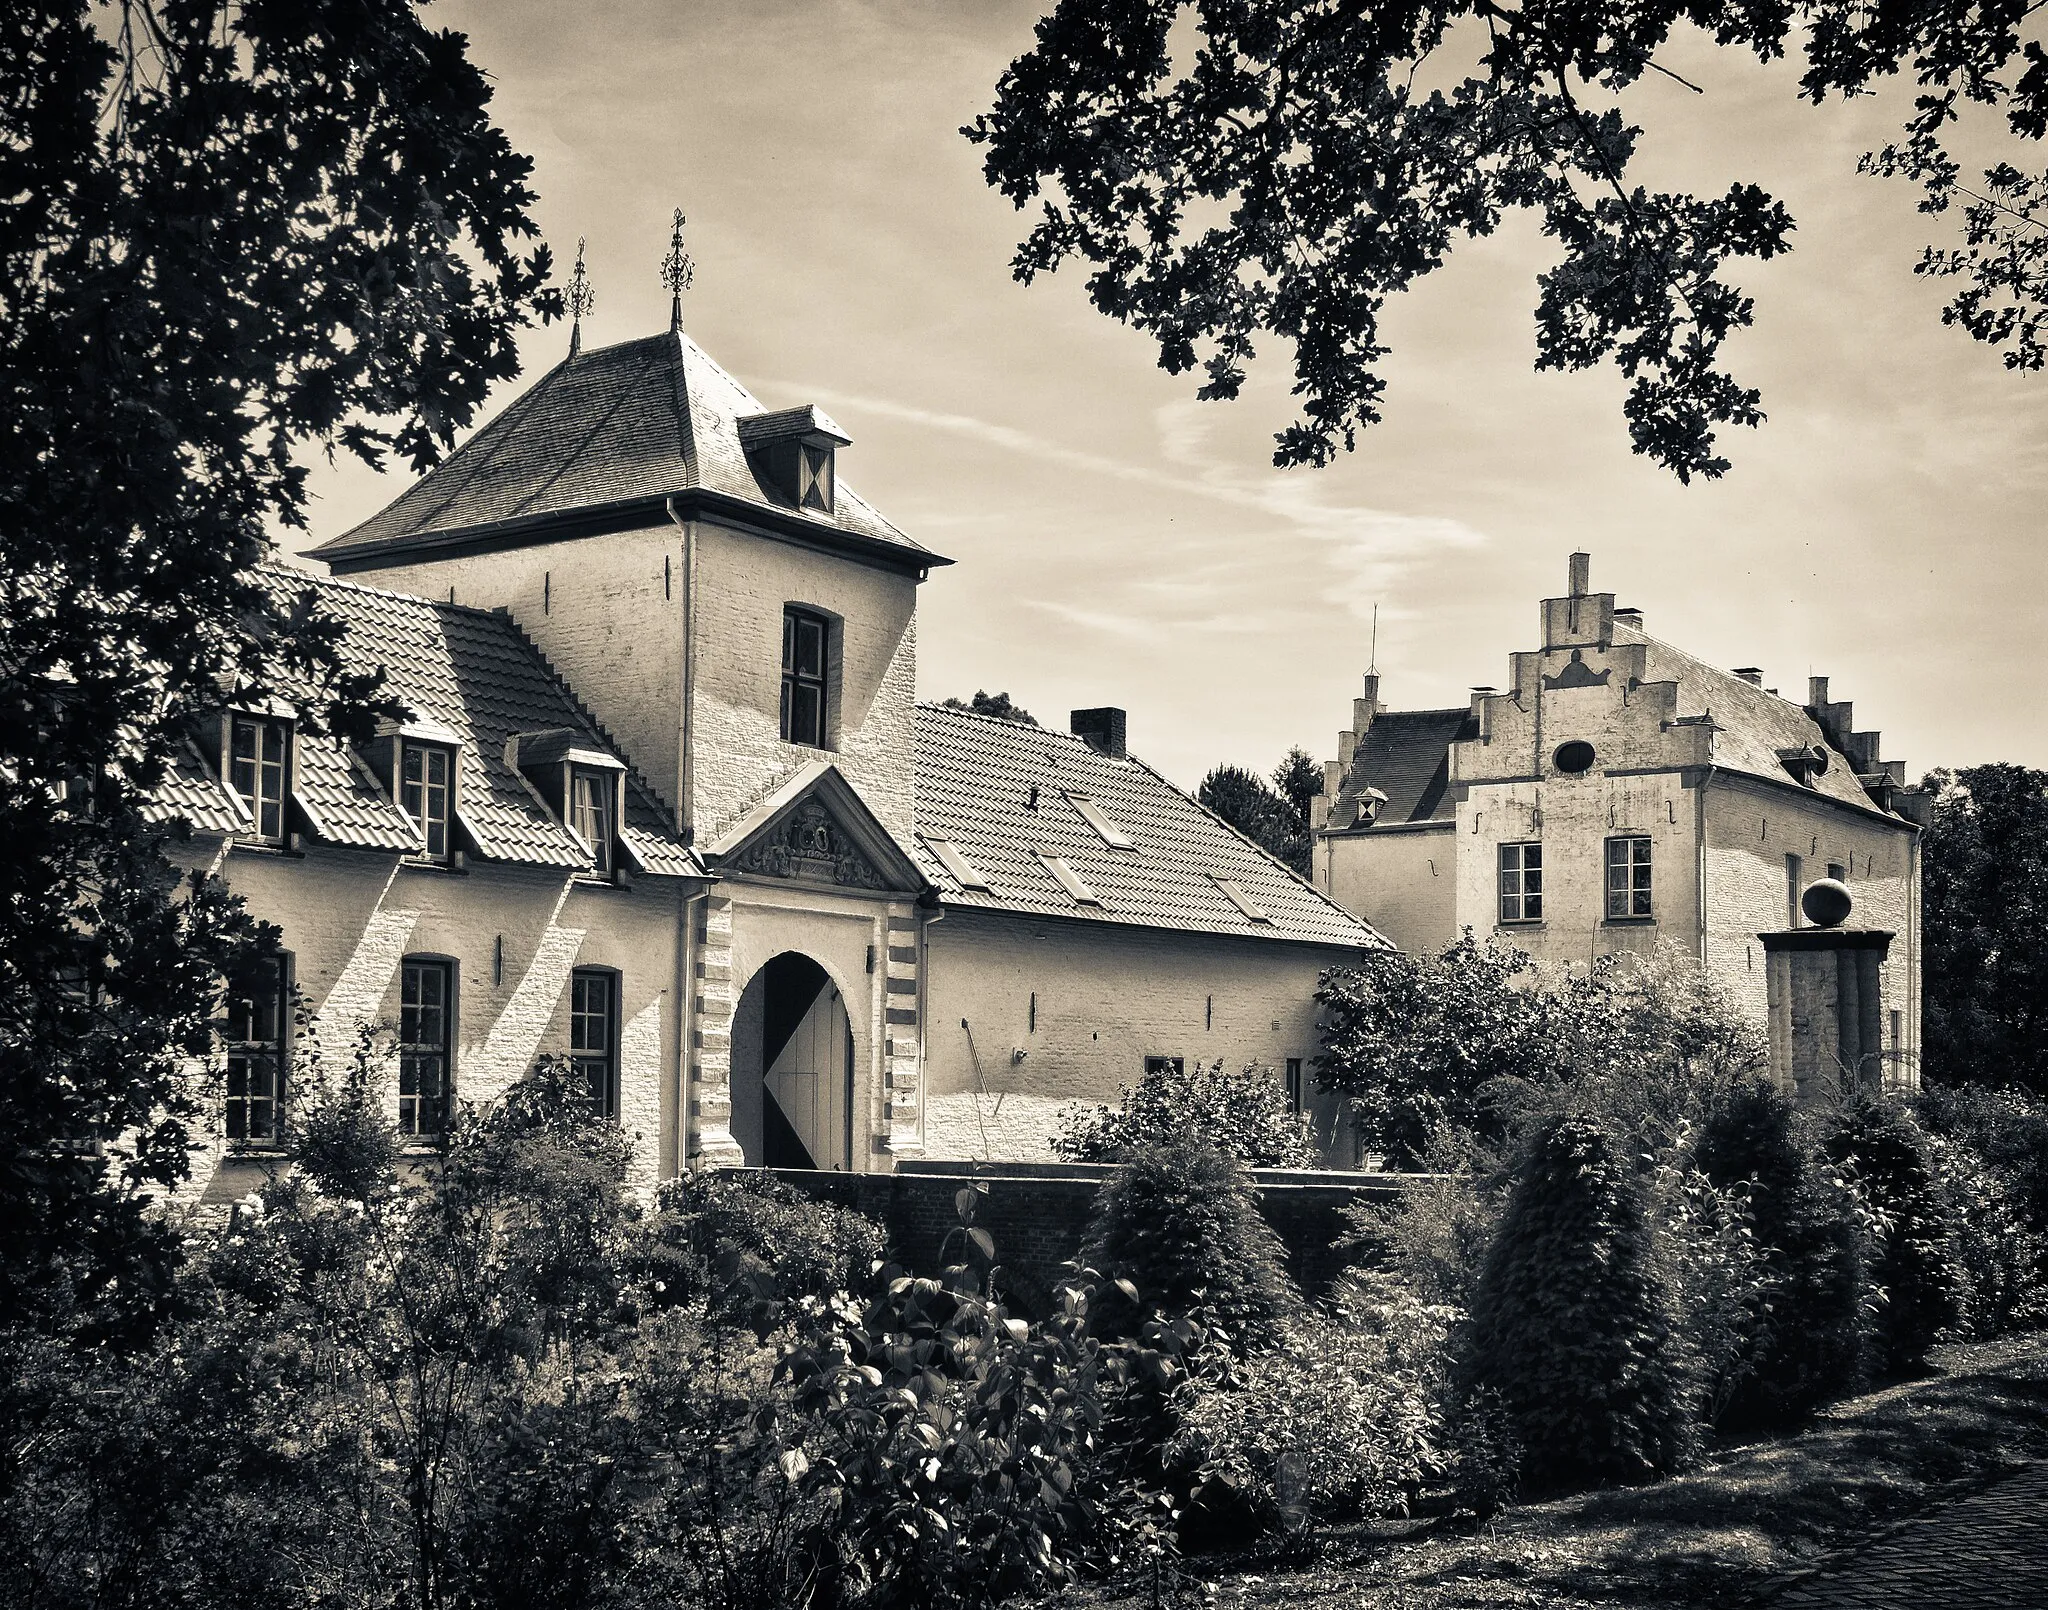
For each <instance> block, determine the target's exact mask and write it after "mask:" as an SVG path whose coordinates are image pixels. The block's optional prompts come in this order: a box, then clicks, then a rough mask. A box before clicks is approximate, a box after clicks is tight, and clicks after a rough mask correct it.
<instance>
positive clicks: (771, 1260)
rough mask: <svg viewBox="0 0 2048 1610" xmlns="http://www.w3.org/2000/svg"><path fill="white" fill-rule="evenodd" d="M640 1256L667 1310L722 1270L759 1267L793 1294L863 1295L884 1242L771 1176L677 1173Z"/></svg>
mask: <svg viewBox="0 0 2048 1610" xmlns="http://www.w3.org/2000/svg"><path fill="white" fill-rule="evenodd" d="M658 1204H659V1212H658V1213H657V1214H656V1216H655V1217H654V1218H653V1220H652V1221H651V1222H650V1224H649V1226H648V1236H647V1239H646V1242H645V1244H644V1245H643V1247H642V1249H641V1251H640V1256H641V1258H642V1259H643V1260H644V1264H643V1270H644V1278H645V1280H646V1281H647V1282H648V1284H649V1285H650V1287H651V1286H652V1284H653V1283H654V1282H657V1281H658V1282H659V1283H660V1286H661V1290H660V1291H659V1292H656V1293H653V1295H654V1296H655V1297H656V1298H657V1300H659V1301H662V1302H668V1303H677V1302H687V1301H691V1300H694V1299H696V1298H700V1297H702V1296H704V1295H705V1294H706V1293H707V1292H709V1291H711V1290H713V1289H714V1288H715V1287H717V1286H718V1285H719V1284H720V1281H719V1276H718V1270H719V1267H720V1265H721V1263H722V1262H723V1261H725V1260H727V1259H730V1258H733V1257H743V1258H746V1259H750V1260H755V1261H758V1262H759V1263H760V1264H762V1265H764V1266H765V1267H766V1268H768V1269H770V1270H772V1271H773V1272H774V1275H775V1278H776V1286H777V1290H778V1291H779V1292H781V1293H782V1294H784V1295H786V1296H790V1297H798V1296H812V1297H820V1296H824V1295H825V1294H826V1293H828V1292H832V1291H855V1292H857V1291H862V1290H865V1289H866V1288H867V1286H868V1285H869V1283H870V1282H871V1280H872V1279H873V1277H874V1274H875V1272H876V1270H877V1269H878V1268H879V1267H880V1265H881V1262H882V1256H883V1252H884V1248H885V1245H886V1242H887V1235H886V1233H885V1232H884V1230H883V1229H882V1227H881V1225H879V1224H877V1223H876V1222H875V1221H874V1220H873V1219H870V1218H869V1217H867V1215H865V1214H863V1213H856V1212H854V1211H853V1210H852V1209H851V1208H842V1207H835V1206H833V1205H832V1204H831V1203H829V1202H820V1201H818V1200H817V1199H816V1198H814V1197H811V1196H807V1195H805V1194H804V1193H803V1192H801V1191H798V1190H796V1189H795V1188H794V1187H792V1186H789V1185H786V1184H784V1183H783V1182H782V1181H781V1180H778V1179H776V1178H775V1177H774V1176H772V1175H764V1174H754V1173H748V1174H736V1175H735V1174H713V1173H708V1172H700V1173H692V1174H684V1175H681V1176H679V1177H678V1178H676V1179H672V1180H669V1181H667V1182H666V1183H665V1184H663V1186H662V1187H661V1192H660V1196H659V1198H658Z"/></svg>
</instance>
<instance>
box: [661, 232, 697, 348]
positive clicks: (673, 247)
mask: <svg viewBox="0 0 2048 1610" xmlns="http://www.w3.org/2000/svg"><path fill="white" fill-rule="evenodd" d="M696 272H697V265H696V264H694V263H692V262H691V261H690V254H689V253H688V252H686V251H684V250H683V209H682V208H680V207H678V208H676V221H675V224H674V226H673V227H672V228H671V229H670V230H669V236H668V255H667V256H666V257H664V258H662V260H661V283H662V284H664V285H666V286H667V287H668V298H669V300H668V328H669V333H670V334H671V335H673V334H675V333H677V332H678V331H680V330H681V329H682V327H683V292H685V291H687V290H688V289H689V288H690V281H691V280H692V279H693V278H695V276H696Z"/></svg>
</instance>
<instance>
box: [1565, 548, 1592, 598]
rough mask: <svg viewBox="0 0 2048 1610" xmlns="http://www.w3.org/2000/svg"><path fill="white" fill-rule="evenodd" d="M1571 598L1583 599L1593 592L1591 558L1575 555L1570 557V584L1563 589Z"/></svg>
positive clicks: (1581, 554)
mask: <svg viewBox="0 0 2048 1610" xmlns="http://www.w3.org/2000/svg"><path fill="white" fill-rule="evenodd" d="M1565 590H1566V591H1567V592H1568V593H1569V594H1570V595H1571V596H1572V597H1573V598H1584V597H1585V596H1586V595H1587V594H1588V593H1590V592H1591V591H1592V590H1593V556H1592V555H1591V554H1589V553H1575V554H1573V555H1572V557H1571V584H1570V586H1569V587H1567V588H1566V589H1565Z"/></svg>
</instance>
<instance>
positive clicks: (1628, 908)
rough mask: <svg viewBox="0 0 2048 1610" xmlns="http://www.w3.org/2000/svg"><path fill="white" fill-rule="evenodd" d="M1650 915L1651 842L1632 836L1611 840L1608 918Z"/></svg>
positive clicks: (1626, 919) (1615, 920) (1618, 918)
mask: <svg viewBox="0 0 2048 1610" xmlns="http://www.w3.org/2000/svg"><path fill="white" fill-rule="evenodd" d="M1649 915H1650V841H1649V839H1648V838H1647V837H1637V836H1634V835H1631V836H1629V837H1627V838H1616V839H1609V840H1608V841H1607V920H1608V921H1609V922H1632V921H1634V920H1636V919H1637V918H1640V917H1647V916H1649Z"/></svg>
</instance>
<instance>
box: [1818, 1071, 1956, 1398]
mask: <svg viewBox="0 0 2048 1610" xmlns="http://www.w3.org/2000/svg"><path fill="white" fill-rule="evenodd" d="M1826 1151H1827V1156H1828V1157H1829V1159H1830V1160H1832V1161H1833V1162H1834V1163H1835V1164H1836V1166H1837V1167H1839V1168H1840V1169H1841V1170H1842V1171H1843V1173H1844V1175H1845V1176H1846V1178H1847V1180H1848V1183H1849V1185H1850V1187H1851V1189H1853V1190H1854V1191H1855V1192H1856V1193H1857V1195H1858V1196H1859V1197H1860V1198H1861V1199H1862V1201H1863V1202H1864V1204H1865V1206H1866V1208H1867V1210H1868V1222H1869V1225H1870V1241H1871V1245H1870V1248H1869V1251H1868V1253H1867V1254H1866V1263H1865V1267H1866V1271H1867V1272H1866V1279H1868V1280H1869V1281H1871V1282H1872V1283H1873V1284H1874V1286H1875V1287H1876V1295H1877V1296H1878V1299H1879V1300H1878V1301H1877V1302H1876V1304H1875V1312H1874V1314H1873V1316H1872V1323H1871V1326H1870V1341H1871V1345H1872V1348H1873V1354H1874V1356H1873V1362H1874V1363H1875V1365H1876V1366H1877V1367H1878V1368H1879V1369H1881V1370H1883V1371H1884V1372H1885V1373H1886V1374H1888V1375H1902V1374H1909V1373H1912V1372H1915V1371H1918V1370H1920V1369H1921V1368H1923V1367H1924V1366H1925V1364H1926V1362H1927V1350H1928V1349H1929V1348H1930V1347H1932V1346H1933V1345H1934V1343H1935V1341H1936V1339H1937V1338H1938V1337H1939V1336H1940V1335H1941V1334H1942V1332H1943V1331H1945V1330H1948V1329H1949V1328H1950V1327H1952V1326H1953V1325H1955V1324H1956V1323H1957V1321H1958V1320H1959V1319H1960V1318H1961V1317H1962V1312H1963V1294H1964V1291H1965V1277H1964V1274H1963V1270H1962V1268H1961V1265H1960V1263H1959V1260H1958V1259H1957V1256H1956V1252H1955V1247H1954V1244H1953V1234H1954V1208H1953V1204H1952V1203H1951V1202H1950V1201H1949V1199H1948V1195H1947V1193H1946V1191H1945V1190H1944V1189H1943V1183H1942V1178H1941V1167H1940V1162H1939V1160H1938V1158H1937V1157H1936V1156H1935V1154H1934V1148H1933V1146H1932V1145H1931V1143H1930V1142H1929V1139H1928V1136H1927V1133H1926V1131H1925V1130H1923V1129H1921V1127H1920V1125H1919V1124H1918V1123H1917V1122H1916V1121H1915V1120H1914V1118H1913V1114H1912V1113H1911V1111H1910V1110H1909V1109H1907V1108H1906V1107H1905V1106H1904V1105H1903V1104H1901V1103H1899V1102H1896V1101H1859V1102H1857V1103H1855V1104H1854V1105H1853V1106H1851V1107H1848V1108H1846V1109H1844V1110H1843V1111H1842V1112H1841V1113H1839V1114H1837V1115H1836V1117H1835V1120H1834V1122H1833V1123H1832V1124H1831V1125H1830V1127H1829V1131H1828V1136H1827V1141H1826Z"/></svg>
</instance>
